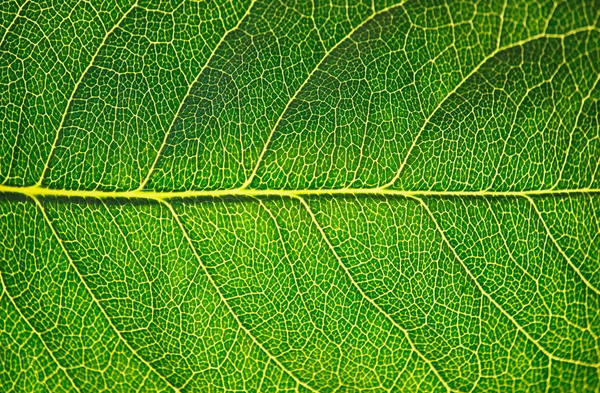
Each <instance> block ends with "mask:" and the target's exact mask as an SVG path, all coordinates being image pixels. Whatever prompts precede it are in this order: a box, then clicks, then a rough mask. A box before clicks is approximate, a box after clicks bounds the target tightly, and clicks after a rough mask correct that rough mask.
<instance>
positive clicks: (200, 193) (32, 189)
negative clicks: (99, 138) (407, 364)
mask: <svg viewBox="0 0 600 393" xmlns="http://www.w3.org/2000/svg"><path fill="white" fill-rule="evenodd" d="M597 193H600V189H598V188H577V189H571V190H557V189H544V190H526V191H490V190H475V191H434V190H414V191H413V190H394V189H390V188H384V187H376V188H336V189H297V190H286V189H272V190H260V189H251V188H233V189H224V190H190V191H151V190H148V191H145V190H132V191H99V190H93V191H88V190H61V189H52V188H47V187H41V186H29V187H15V186H7V185H0V194H21V195H25V196H31V197H44V196H49V197H65V198H95V199H115V198H126V199H153V200H167V199H174V198H203V197H208V198H210V197H213V198H225V197H269V196H271V197H273V196H279V197H302V196H306V197H308V196H313V195H323V196H327V195H329V196H336V195H341V196H343V195H345V196H361V195H373V196H404V197H419V196H421V197H423V196H453V197H461V196H462V197H503V196H505V197H532V196H543V195H570V194H597Z"/></svg>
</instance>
